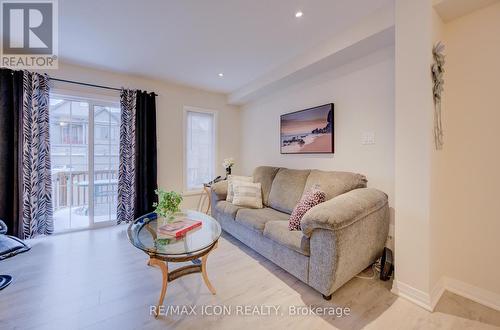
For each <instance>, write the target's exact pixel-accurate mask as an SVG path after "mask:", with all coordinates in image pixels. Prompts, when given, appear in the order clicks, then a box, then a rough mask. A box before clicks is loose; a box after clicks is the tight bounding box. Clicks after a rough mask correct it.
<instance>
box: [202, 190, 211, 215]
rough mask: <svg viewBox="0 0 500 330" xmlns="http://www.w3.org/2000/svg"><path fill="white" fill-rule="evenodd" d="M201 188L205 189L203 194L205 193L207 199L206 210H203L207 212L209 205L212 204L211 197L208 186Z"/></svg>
mask: <svg viewBox="0 0 500 330" xmlns="http://www.w3.org/2000/svg"><path fill="white" fill-rule="evenodd" d="M203 190H204V191H205V194H207V199H208V206H207V210H206V211H205V214H208V213H209V211H210V207H211V206H212V205H211V204H212V201H211V198H210V194H211V192H210V188H208V187H203Z"/></svg>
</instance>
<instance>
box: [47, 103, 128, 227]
mask: <svg viewBox="0 0 500 330" xmlns="http://www.w3.org/2000/svg"><path fill="white" fill-rule="evenodd" d="M117 101H118V100H117ZM49 111H50V112H49V113H50V115H49V123H50V153H51V166H52V190H53V191H52V199H53V208H54V209H53V212H54V227H55V230H56V231H62V230H70V229H76V228H85V227H92V226H96V225H100V224H105V223H111V221H114V220H116V207H117V183H118V179H117V178H118V166H119V160H118V154H119V139H120V136H119V132H120V131H119V126H120V108H119V105H118V104H117V103H114V102H111V103H110V102H104V101H94V100H90V99H88V100H87V99H83V100H82V99H80V98H73V97H67V96H56V95H51V96H50V109H49Z"/></svg>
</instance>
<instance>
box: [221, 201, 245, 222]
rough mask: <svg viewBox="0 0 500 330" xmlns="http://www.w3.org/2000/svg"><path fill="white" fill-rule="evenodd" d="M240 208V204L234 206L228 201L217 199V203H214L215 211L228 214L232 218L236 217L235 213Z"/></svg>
mask: <svg viewBox="0 0 500 330" xmlns="http://www.w3.org/2000/svg"><path fill="white" fill-rule="evenodd" d="M241 208H242V207H241V206H236V205H234V204H233V203H230V202H228V201H218V202H217V204H215V210H216V211H217V213H219V214H223V215H226V216H229V217H230V218H231V219H233V220H234V219H235V218H236V213H237V212H238V210H239V209H241Z"/></svg>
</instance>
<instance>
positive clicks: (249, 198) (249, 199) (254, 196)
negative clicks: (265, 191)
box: [233, 181, 262, 209]
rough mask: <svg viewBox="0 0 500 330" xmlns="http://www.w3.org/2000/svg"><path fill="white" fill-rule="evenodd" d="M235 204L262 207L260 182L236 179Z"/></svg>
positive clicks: (234, 187) (254, 207)
mask: <svg viewBox="0 0 500 330" xmlns="http://www.w3.org/2000/svg"><path fill="white" fill-rule="evenodd" d="M233 191H234V196H233V204H234V205H238V206H244V207H249V208H252V209H261V208H262V188H261V186H260V183H253V182H245V181H234V183H233Z"/></svg>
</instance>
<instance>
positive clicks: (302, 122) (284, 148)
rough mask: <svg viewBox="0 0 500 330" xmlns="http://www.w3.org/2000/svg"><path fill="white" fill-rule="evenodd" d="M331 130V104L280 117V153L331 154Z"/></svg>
mask: <svg viewBox="0 0 500 330" xmlns="http://www.w3.org/2000/svg"><path fill="white" fill-rule="evenodd" d="M333 128H334V126H333V103H330V104H325V105H321V106H319V107H314V108H310V109H305V110H300V111H296V112H292V113H287V114H284V115H281V126H280V135H281V136H280V148H281V153H282V154H324V153H333V151H334V141H333Z"/></svg>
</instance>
